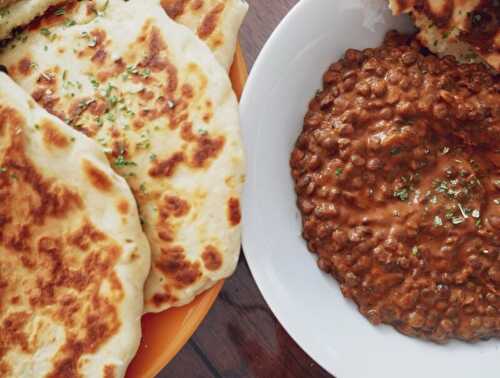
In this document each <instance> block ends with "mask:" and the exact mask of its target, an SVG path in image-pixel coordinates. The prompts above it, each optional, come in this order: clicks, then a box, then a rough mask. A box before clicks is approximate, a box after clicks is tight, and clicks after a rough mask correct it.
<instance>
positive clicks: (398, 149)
mask: <svg viewBox="0 0 500 378" xmlns="http://www.w3.org/2000/svg"><path fill="white" fill-rule="evenodd" d="M390 153H391V155H392V156H395V155H399V154H400V153H401V147H393V148H391V151H390Z"/></svg>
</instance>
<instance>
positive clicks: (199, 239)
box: [0, 0, 244, 312]
mask: <svg viewBox="0 0 500 378" xmlns="http://www.w3.org/2000/svg"><path fill="white" fill-rule="evenodd" d="M87 3H88V2H85V1H83V2H81V3H78V7H85V6H87V5H88V4H87ZM98 9H99V10H98V12H99V16H96V17H95V19H93V20H92V21H91V22H86V23H84V24H77V25H74V26H71V27H67V26H65V25H64V24H65V23H66V21H67V19H70V18H71V14H72V12H76V11H77V9H73V10H71V9H67V11H66V13H65V16H64V17H63V16H54V15H47V16H46V17H44V18H43V19H42V22H41V24H40V25H37V26H36V27H33V28H30V30H29V31H28V32H26V34H25V36H24V37H23V39H25V42H23V43H22V44H19V45H17V46H16V47H15V48H14V49H12V48H10V47H9V46H7V47H6V48H5V49H4V51H3V53H0V64H4V65H5V66H7V68H8V71H9V73H10V75H12V77H13V78H14V79H15V80H16V81H17V82H18V83H19V84H20V85H21V86H22V87H23V88H24V89H25V90H26V91H27V92H28V93H31V94H32V96H33V98H34V99H35V100H37V101H38V102H39V103H40V104H42V105H43V106H44V107H45V108H46V109H48V110H49V111H51V112H52V113H53V114H56V115H57V116H58V117H59V118H61V119H63V120H66V121H67V123H69V124H71V125H72V126H73V127H75V128H76V129H77V130H79V131H81V132H83V133H85V134H87V135H88V136H90V137H91V138H93V139H94V140H96V141H98V142H99V143H101V145H102V146H103V148H105V149H106V151H107V152H108V159H109V160H110V161H111V163H112V165H113V167H114V169H115V170H116V172H118V173H119V174H120V175H122V176H123V177H125V178H126V179H127V182H128V183H129V185H130V187H131V188H132V190H133V192H134V194H135V197H136V200H137V202H138V204H139V208H140V212H141V215H142V218H143V221H144V230H145V231H146V234H147V236H148V239H149V241H150V244H151V247H152V255H153V264H152V271H151V274H150V276H149V278H148V280H147V283H146V289H145V296H146V298H145V300H146V310H147V311H150V312H151V311H154V312H158V311H162V310H164V309H166V308H169V307H171V306H180V305H183V304H186V303H188V302H190V301H191V300H192V299H193V298H194V297H195V296H196V295H197V294H198V293H200V292H202V291H204V290H206V289H207V288H209V287H211V286H212V285H213V284H215V283H216V282H217V281H219V280H220V279H222V278H225V277H227V276H229V275H230V274H231V273H232V272H233V271H234V269H235V267H236V263H237V260H238V256H239V251H240V232H241V231H240V218H241V215H240V194H241V188H242V183H243V180H244V156H243V149H242V144H241V136H240V129H239V116H238V104H237V101H236V97H235V95H234V93H233V90H232V88H231V82H230V81H229V78H228V75H227V73H226V72H225V71H224V69H223V68H222V67H221V66H220V64H219V63H218V62H217V60H216V59H215V58H214V56H213V54H212V53H211V51H210V50H209V49H208V48H207V46H206V45H205V44H204V43H203V42H201V41H200V40H199V39H198V38H196V36H194V35H193V33H192V32H191V31H190V30H188V29H187V28H185V27H184V26H182V25H180V24H178V23H175V22H174V21H172V20H171V19H170V18H169V17H168V16H167V15H166V13H165V12H164V11H163V10H162V9H161V7H160V5H159V4H158V3H154V2H147V1H141V0H130V1H128V2H123V1H122V0H111V1H109V3H107V6H106V8H105V9H104V8H98ZM46 29H47V30H46ZM41 30H44V32H43V33H42V32H41Z"/></svg>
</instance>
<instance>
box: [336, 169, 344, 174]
mask: <svg viewBox="0 0 500 378" xmlns="http://www.w3.org/2000/svg"><path fill="white" fill-rule="evenodd" d="M342 172H344V170H343V169H342V168H337V169H335V175H336V176H340V175H341V174H342Z"/></svg>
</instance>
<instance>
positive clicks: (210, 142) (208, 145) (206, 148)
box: [191, 135, 226, 168]
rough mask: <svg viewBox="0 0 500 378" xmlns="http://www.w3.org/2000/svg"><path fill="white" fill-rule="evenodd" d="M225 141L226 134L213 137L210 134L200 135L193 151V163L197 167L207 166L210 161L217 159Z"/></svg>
mask: <svg viewBox="0 0 500 378" xmlns="http://www.w3.org/2000/svg"><path fill="white" fill-rule="evenodd" d="M225 142H226V139H225V138H224V136H218V137H214V138H211V137H210V136H208V135H202V136H201V137H199V138H198V140H197V141H196V147H195V149H194V151H193V156H192V160H191V162H192V165H193V166H194V167H196V168H206V167H207V165H208V164H209V162H210V161H211V160H214V159H216V158H217V156H218V155H219V154H220V152H221V151H222V150H223V148H224V144H225Z"/></svg>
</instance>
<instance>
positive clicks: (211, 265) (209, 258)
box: [201, 245, 223, 271]
mask: <svg viewBox="0 0 500 378" xmlns="http://www.w3.org/2000/svg"><path fill="white" fill-rule="evenodd" d="M201 258H202V260H203V265H204V266H205V268H206V269H208V270H210V271H216V270H218V269H220V267H221V266H222V262H223V255H222V253H221V252H219V250H218V249H217V248H216V247H214V246H213V245H207V246H206V247H205V249H204V251H203V253H202V255H201Z"/></svg>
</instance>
